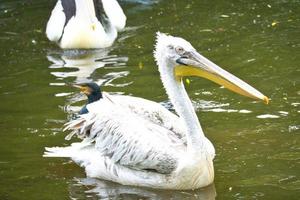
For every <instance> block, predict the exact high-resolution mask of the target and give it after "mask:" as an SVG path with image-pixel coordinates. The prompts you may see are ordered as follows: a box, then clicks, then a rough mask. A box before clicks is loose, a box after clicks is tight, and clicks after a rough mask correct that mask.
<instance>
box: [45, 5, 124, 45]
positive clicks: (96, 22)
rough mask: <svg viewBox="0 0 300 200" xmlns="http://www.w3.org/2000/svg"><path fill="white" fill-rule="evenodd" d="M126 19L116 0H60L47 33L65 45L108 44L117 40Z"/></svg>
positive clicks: (49, 37) (48, 24)
mask: <svg viewBox="0 0 300 200" xmlns="http://www.w3.org/2000/svg"><path fill="white" fill-rule="evenodd" d="M125 23H126V16H125V14H124V12H123V10H122V8H121V7H120V5H119V4H118V2H117V1H116V0H58V1H57V3H56V6H55V8H54V9H53V11H52V13H51V16H50V19H49V21H48V23H47V28H46V35H47V37H48V39H49V40H51V41H53V42H56V43H58V44H59V46H60V47H61V48H64V49H75V48H80V49H89V48H104V47H109V46H111V45H112V44H113V42H114V40H115V39H116V37H117V32H118V31H120V30H122V29H123V28H124V27H125Z"/></svg>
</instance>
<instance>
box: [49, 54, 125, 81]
mask: <svg viewBox="0 0 300 200" xmlns="http://www.w3.org/2000/svg"><path fill="white" fill-rule="evenodd" d="M110 51H111V48H106V49H96V50H69V51H64V52H63V53H62V54H51V53H50V54H49V55H48V56H47V58H48V60H49V61H51V62H52V63H53V64H52V65H51V66H49V68H51V69H55V70H56V69H60V71H54V72H51V74H52V75H54V76H56V77H57V80H62V79H64V78H68V77H75V78H76V79H75V81H74V83H85V82H91V81H96V82H97V80H92V78H91V75H92V74H93V73H94V72H95V70H97V69H99V68H101V67H104V66H105V65H110V66H115V67H118V66H122V65H124V64H125V63H126V62H127V60H128V58H127V57H118V56H117V55H109V52H110ZM62 69H63V70H66V69H70V70H72V71H70V72H67V71H63V70H62Z"/></svg>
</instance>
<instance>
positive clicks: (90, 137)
mask: <svg viewBox="0 0 300 200" xmlns="http://www.w3.org/2000/svg"><path fill="white" fill-rule="evenodd" d="M154 57H155V59H156V62H157V64H158V70H159V72H160V77H161V80H162V83H163V86H164V87H165V89H166V92H167V94H168V96H169V99H170V101H171V103H172V104H173V105H174V108H175V111H176V113H177V114H178V117H177V116H176V115H174V114H172V113H170V112H168V111H166V110H165V109H163V108H160V107H161V106H160V105H159V104H156V103H154V102H150V101H148V100H143V99H135V98H134V97H124V98H132V99H131V100H129V101H128V99H127V101H125V103H124V104H122V103H120V102H121V101H122V99H119V102H118V100H116V99H117V98H119V97H117V98H115V99H114V98H113V96H111V97H112V98H110V97H109V96H107V97H104V95H103V97H100V98H99V100H97V101H95V102H93V103H90V104H88V105H87V106H86V108H87V113H86V114H83V115H80V117H79V118H78V119H76V120H73V121H71V122H69V123H67V124H66V128H65V129H66V130H72V133H71V134H75V133H77V134H78V135H79V136H80V137H83V138H84V139H83V141H82V142H80V143H73V144H72V145H71V146H69V147H54V148H46V150H47V151H46V152H45V154H44V156H46V157H71V158H72V159H73V160H74V161H75V162H76V163H78V164H80V165H81V166H82V167H84V168H85V171H86V173H87V175H88V176H90V177H97V178H100V179H105V180H109V181H114V182H118V183H120V184H124V185H135V186H145V187H151V188H159V189H196V188H201V187H205V186H207V185H209V184H211V183H212V182H213V179H214V168H213V159H214V156H215V150H214V147H213V145H212V143H211V142H210V141H209V140H208V139H207V138H206V137H205V135H204V133H203V131H202V128H201V126H200V123H199V121H198V118H197V115H196V113H195V111H194V108H193V106H192V103H191V101H190V99H189V97H188V95H187V93H186V91H185V89H184V85H183V82H182V77H184V76H200V77H204V78H207V79H209V80H212V81H214V82H216V83H218V84H221V85H223V86H225V87H226V88H228V89H230V90H232V91H234V92H236V93H239V94H242V95H245V96H248V97H252V98H254V99H258V100H262V101H264V102H266V103H268V101H269V99H268V98H267V97H266V96H264V95H263V94H262V93H260V92H259V91H257V90H256V89H254V88H253V87H251V86H250V85H248V84H247V83H245V82H244V81H242V80H240V79H239V78H237V77H235V76H234V75H232V74H230V73H228V72H227V71H225V70H223V69H221V68H220V67H218V66H217V65H216V64H214V63H213V62H211V61H209V60H208V59H206V58H205V57H203V56H202V55H200V54H199V53H198V52H197V51H196V50H195V49H194V48H193V47H192V45H191V44H190V43H189V42H187V41H186V40H184V39H182V38H178V37H173V36H167V35H165V34H161V33H158V34H157V43H156V47H155V52H154ZM81 88H82V89H83V90H84V92H85V93H86V94H88V95H91V94H92V93H93V92H94V91H93V89H91V87H84V86H83V87H81ZM122 98H123V97H122ZM126 102H127V103H126ZM144 102H145V104H144V106H143V103H144ZM149 106H150V107H149ZM166 112H167V113H168V114H167V116H165V114H162V113H166ZM145 113H147V114H145ZM169 116H172V117H173V119H175V120H174V122H175V123H177V122H178V121H180V123H179V124H180V126H181V127H180V130H179V132H180V133H179V134H178V133H177V132H176V131H174V130H172V129H170V127H169V126H170V125H167V124H168V123H166V122H165V121H164V120H165V119H164V117H166V118H168V117H169ZM172 117H171V118H172ZM171 118H170V119H171ZM167 121H168V120H167ZM174 122H170V123H171V124H173V123H174ZM171 126H172V125H171ZM182 135H184V137H182Z"/></svg>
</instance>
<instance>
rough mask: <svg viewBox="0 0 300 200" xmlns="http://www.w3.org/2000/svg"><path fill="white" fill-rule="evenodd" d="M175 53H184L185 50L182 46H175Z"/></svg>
mask: <svg viewBox="0 0 300 200" xmlns="http://www.w3.org/2000/svg"><path fill="white" fill-rule="evenodd" d="M175 51H176V53H178V54H179V55H183V54H184V53H185V50H184V49H183V48H182V47H176V48H175Z"/></svg>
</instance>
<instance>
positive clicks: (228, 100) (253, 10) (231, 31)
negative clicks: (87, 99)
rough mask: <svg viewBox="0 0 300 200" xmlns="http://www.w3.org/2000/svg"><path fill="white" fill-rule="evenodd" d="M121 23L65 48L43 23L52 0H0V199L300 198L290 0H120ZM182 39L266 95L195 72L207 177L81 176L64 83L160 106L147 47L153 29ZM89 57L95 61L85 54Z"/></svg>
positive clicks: (77, 101)
mask: <svg viewBox="0 0 300 200" xmlns="http://www.w3.org/2000/svg"><path fill="white" fill-rule="evenodd" d="M120 3H121V5H122V7H123V9H124V12H125V13H126V15H127V19H128V20H127V29H126V30H125V31H124V32H122V33H121V34H120V35H119V37H118V40H117V41H116V42H115V44H114V45H113V47H111V48H108V49H105V50H99V51H93V52H83V53H81V54H82V55H80V56H74V55H73V53H74V52H73V53H72V52H71V53H70V52H68V53H66V52H65V53H64V52H62V51H61V50H59V48H58V47H57V46H56V45H54V44H51V43H49V42H48V40H47V38H46V37H45V34H44V32H45V26H46V22H47V19H48V17H49V15H50V12H51V10H52V8H53V6H54V4H55V1H53V0H52V1H47V0H31V1H22V0H1V1H0V47H1V48H0V69H1V73H0V102H1V103H0V199H1V200H6V199H7V200H11V199H215V198H216V199H299V196H300V144H299V142H300V141H299V139H300V131H299V129H300V120H299V119H300V118H299V113H300V89H299V77H300V73H299V72H300V68H299V67H300V61H299V53H300V51H299V50H300V14H299V13H300V1H299V0H276V1H258V0H250V1H241V0H228V1H220V0H216V1H208V0H194V1H191V0H186V1H182V0H160V1H158V0H156V1H133V0H127V1H125V0H124V1H121V2H120ZM158 30H159V31H161V32H167V33H170V34H172V35H177V36H181V37H184V38H185V39H187V40H188V41H190V42H191V43H192V44H193V46H194V47H195V48H196V49H198V50H199V51H200V52H201V53H202V54H203V55H205V56H206V57H208V58H210V59H211V60H213V61H214V62H215V63H217V64H218V65H220V66H221V67H223V68H225V69H226V70H228V71H230V72H231V73H233V74H235V75H236V76H238V77H240V78H242V79H244V80H245V81H247V82H248V83H250V84H251V85H253V86H254V87H256V88H257V89H259V90H260V91H262V92H263V93H264V94H265V95H267V96H269V97H270V98H271V103H270V105H264V104H263V103H259V102H254V101H253V100H251V99H248V98H245V97H242V96H239V95H236V94H234V93H232V92H229V91H227V90H225V89H223V88H220V87H219V86H216V85H215V84H213V83H211V82H209V81H207V80H202V79H199V78H190V79H189V80H190V84H186V89H187V91H188V93H189V95H190V97H191V99H192V100H193V102H194V105H195V108H196V110H197V114H198V117H199V119H200V121H201V124H202V126H203V129H204V131H205V133H206V135H207V137H208V138H209V139H210V140H211V141H212V142H213V144H214V145H215V148H216V153H217V155H216V158H215V161H214V163H215V181H214V185H213V186H211V187H209V188H205V189H201V190H196V191H177V192H174V191H157V190H150V189H144V188H134V187H128V186H121V185H118V184H114V183H110V182H105V181H101V180H96V179H89V178H86V176H85V173H84V171H83V169H81V168H80V167H78V166H77V165H76V164H74V163H73V162H71V161H69V160H68V159H59V158H51V159H50V158H43V157H42V154H43V151H44V147H46V146H63V145H67V144H69V142H67V141H65V140H64V136H65V133H62V132H61V127H62V125H63V123H65V122H66V121H67V120H68V118H70V117H71V116H72V112H73V111H74V110H76V109H78V106H80V105H82V104H83V103H84V96H82V95H81V94H80V93H79V92H78V91H76V90H75V89H73V88H70V87H69V86H67V85H66V84H68V83H76V82H82V81H88V80H93V81H96V82H98V83H99V84H101V85H102V88H103V90H105V91H108V92H112V93H121V94H126V95H134V96H139V97H143V98H147V99H151V100H154V101H157V102H161V103H163V104H164V105H166V106H169V105H170V104H169V101H168V100H167V96H166V94H165V91H164V90H163V88H162V85H161V82H160V79H159V75H158V71H157V67H156V65H155V63H154V60H153V56H152V51H153V43H154V35H155V32H156V31H158ZM95 60H98V61H95Z"/></svg>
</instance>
